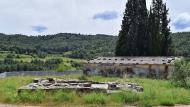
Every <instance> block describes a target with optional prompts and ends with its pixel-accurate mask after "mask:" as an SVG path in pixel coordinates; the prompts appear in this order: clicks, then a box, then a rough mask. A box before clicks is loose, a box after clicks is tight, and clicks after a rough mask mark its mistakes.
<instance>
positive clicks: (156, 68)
mask: <svg viewBox="0 0 190 107" xmlns="http://www.w3.org/2000/svg"><path fill="white" fill-rule="evenodd" d="M172 70H173V66H172V65H148V64H147V65H122V64H87V65H86V72H88V74H89V75H103V76H120V77H132V76H140V77H150V78H160V79H163V78H164V79H166V78H168V76H169V74H170V72H171V71H172Z"/></svg>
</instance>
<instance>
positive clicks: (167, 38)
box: [161, 4, 173, 56]
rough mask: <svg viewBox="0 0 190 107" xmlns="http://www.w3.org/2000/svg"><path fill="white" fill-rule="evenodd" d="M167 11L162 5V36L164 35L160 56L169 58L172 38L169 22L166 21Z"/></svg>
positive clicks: (171, 52) (171, 51)
mask: <svg viewBox="0 0 190 107" xmlns="http://www.w3.org/2000/svg"><path fill="white" fill-rule="evenodd" d="M168 11H169V10H168V9H167V7H166V4H163V7H162V17H161V20H162V34H163V35H164V37H163V39H162V55H163V56H169V55H172V54H173V47H172V37H171V33H170V28H169V27H168V25H169V22H170V20H169V19H168V17H167V16H168Z"/></svg>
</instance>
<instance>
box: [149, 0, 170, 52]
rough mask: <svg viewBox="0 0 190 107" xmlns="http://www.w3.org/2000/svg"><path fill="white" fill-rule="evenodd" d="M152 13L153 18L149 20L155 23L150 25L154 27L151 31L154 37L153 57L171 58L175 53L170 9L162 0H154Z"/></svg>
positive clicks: (150, 17)
mask: <svg viewBox="0 0 190 107" xmlns="http://www.w3.org/2000/svg"><path fill="white" fill-rule="evenodd" d="M152 11H153V12H152V16H149V20H150V19H151V20H154V22H152V23H151V24H149V25H150V26H153V29H152V30H150V34H151V36H152V56H169V55H171V54H172V53H173V52H172V38H171V35H170V28H169V22H170V20H169V19H168V9H167V7H166V4H164V3H163V1H162V0H153V2H152ZM149 23H150V22H149Z"/></svg>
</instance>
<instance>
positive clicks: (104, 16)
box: [93, 11, 118, 20]
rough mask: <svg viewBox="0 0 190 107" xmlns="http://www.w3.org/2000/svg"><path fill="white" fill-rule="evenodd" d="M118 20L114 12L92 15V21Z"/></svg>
mask: <svg viewBox="0 0 190 107" xmlns="http://www.w3.org/2000/svg"><path fill="white" fill-rule="evenodd" d="M117 18H118V13H117V12H116V11H104V12H103V13H97V14H95V15H94V17H93V19H95V20H96V19H102V20H113V19H117Z"/></svg>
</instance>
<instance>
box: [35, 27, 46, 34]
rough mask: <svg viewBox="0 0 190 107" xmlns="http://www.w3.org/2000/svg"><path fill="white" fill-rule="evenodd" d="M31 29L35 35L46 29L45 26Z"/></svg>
mask: <svg viewBox="0 0 190 107" xmlns="http://www.w3.org/2000/svg"><path fill="white" fill-rule="evenodd" d="M32 29H33V30H34V31H35V32H37V33H42V32H45V31H46V30H47V29H48V28H47V27H45V26H32Z"/></svg>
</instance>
